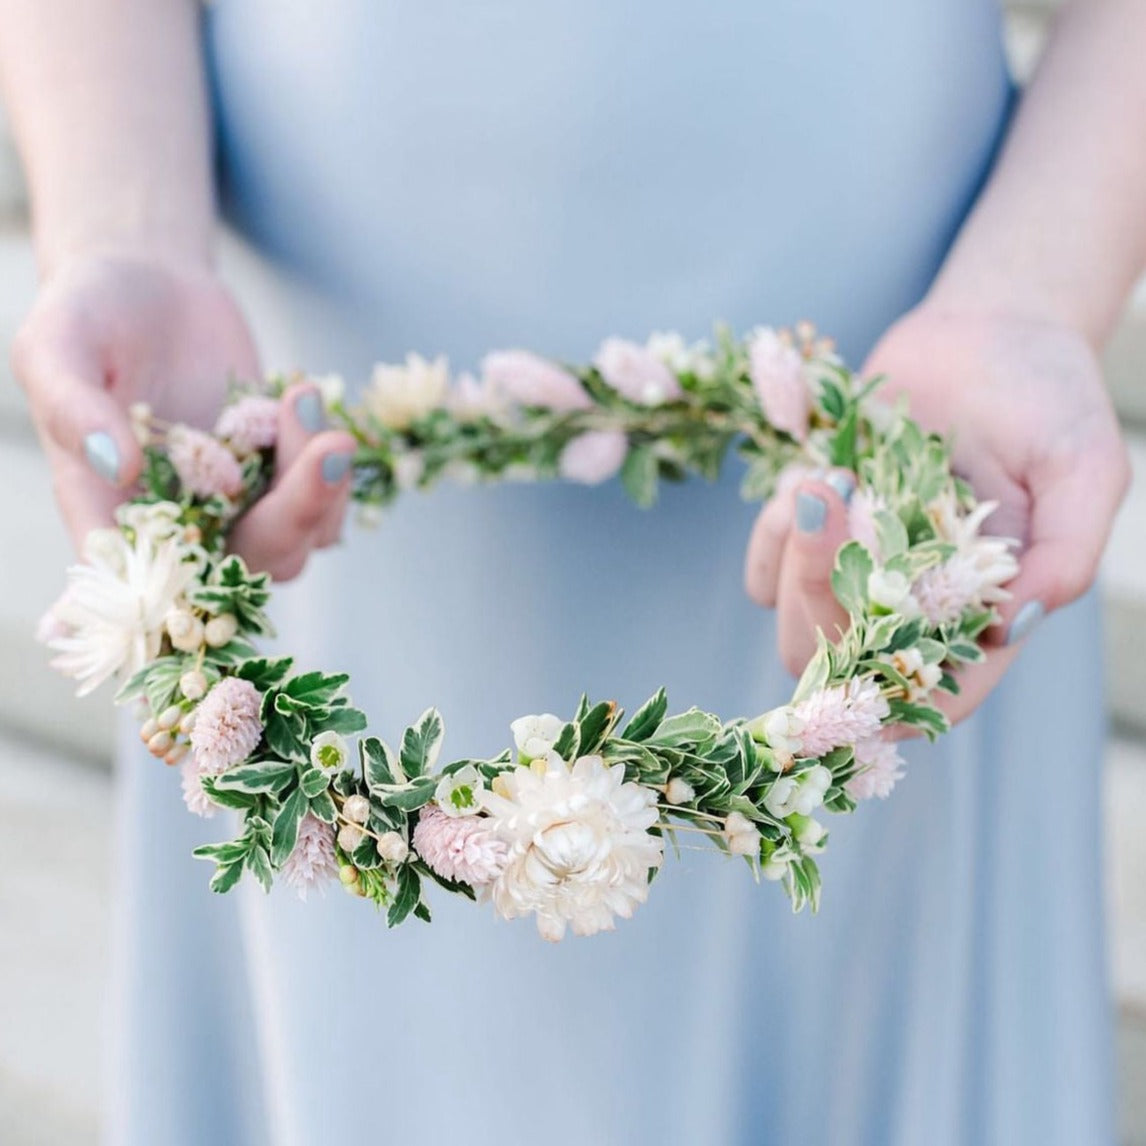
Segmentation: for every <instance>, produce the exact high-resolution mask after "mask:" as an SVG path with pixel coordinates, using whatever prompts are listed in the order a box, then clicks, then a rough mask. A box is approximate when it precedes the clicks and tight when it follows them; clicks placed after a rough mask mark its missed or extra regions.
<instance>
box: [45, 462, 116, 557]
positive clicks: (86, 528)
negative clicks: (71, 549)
mask: <svg viewBox="0 0 1146 1146" xmlns="http://www.w3.org/2000/svg"><path fill="white" fill-rule="evenodd" d="M45 452H46V454H47V456H48V463H49V465H50V466H51V469H52V484H53V488H54V490H55V495H56V501H57V503H58V504H59V507H60V513H61V515H62V516H63V519H64V522H65V524H66V525H67V528H68V533H69V535H70V536H71V539H72V544H73V545H74V546H75V548H76V551H77V552H82V551H83V547H84V540H85V539H86V537H87V535H88V534H89V533H90V532H91V531H92V530H93V529H102V528H106V527H108V526H110V525H113V524H114V523H115V516H114V515H115V507H116V506H117V505H118V504H119V503H120V502H121V501H122V500H123V494H122V493H121V492H120V491H119V490H117V489H116V488H115V487H114V486H111V485H108V484H107V483H106V482H95V481H92V475H91V468H90V467H89V466H88V465H87V463H86V462H81V461H79V460H78V459H76V458H74V457H72V455H71V454H69V453H67V452H66V451H65V450H63V449H62V448H61V447H59V446H57V445H55V443H52V442H49V443H48V444H47V446H46V449H45Z"/></svg>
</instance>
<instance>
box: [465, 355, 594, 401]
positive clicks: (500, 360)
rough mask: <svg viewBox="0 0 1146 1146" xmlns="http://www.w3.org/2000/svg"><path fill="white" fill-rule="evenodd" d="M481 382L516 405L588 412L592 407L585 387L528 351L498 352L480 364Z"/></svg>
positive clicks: (557, 367) (572, 376)
mask: <svg viewBox="0 0 1146 1146" xmlns="http://www.w3.org/2000/svg"><path fill="white" fill-rule="evenodd" d="M481 374H482V382H483V383H485V385H487V386H489V387H491V388H492V389H493V390H494V391H495V392H500V393H502V394H504V395H505V396H506V397H507V398H508V399H509V400H510V401H512V402H515V403H516V404H517V405H519V406H543V407H545V408H546V409H549V410H562V411H564V410H587V409H589V408H590V407H591V406H592V405H593V401H592V399H591V398H590V397H589V395H588V394H587V393H586V392H585V388H584V387H583V386H582V385H581V383H580V382H579V381H578V380H577V378H576V377H575V376H574V375H572V374H570V373H569V371H568V370H563V369H562V368H561V367H560V366H557V365H555V364H554V363H552V362H550V361H548V359H545V358H542V357H541V356H540V355H537V354H532V353H531V352H530V351H528V350H497V351H494V352H493V353H492V354H487V355H486V356H485V358H484V359H483V360H482V364H481Z"/></svg>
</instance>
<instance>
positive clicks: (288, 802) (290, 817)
mask: <svg viewBox="0 0 1146 1146" xmlns="http://www.w3.org/2000/svg"><path fill="white" fill-rule="evenodd" d="M309 806H310V805H309V802H308V801H307V798H306V793H305V792H304V791H303V790H302V789H301V788H295V790H294V791H293V792H291V794H290V795H289V796H288V797H287V798H286V799H285V800H284V801H283V805H282V807H281V808H280V809H279V813H278V815H277V816H275V822H274V828H273V830H272V833H271V864H272V866H274V867H276V868H278V867H282V865H283V864H284V863H285V862H286V858H287V856H289V855H290V853H291V852H292V851H293V850H294V844H295V840H296V839H297V838H298V825H299V821H300V820H301V819H302V818H303V816H305V815H306V813H307V810H308V808H309Z"/></svg>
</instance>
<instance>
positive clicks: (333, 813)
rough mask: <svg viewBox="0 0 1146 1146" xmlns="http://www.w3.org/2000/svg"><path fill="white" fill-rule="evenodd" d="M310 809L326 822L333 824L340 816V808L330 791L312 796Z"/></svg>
mask: <svg viewBox="0 0 1146 1146" xmlns="http://www.w3.org/2000/svg"><path fill="white" fill-rule="evenodd" d="M310 810H311V813H312V814H313V815H315V816H317V817H318V818H319V819H320V820H321V821H322V822H323V823H324V824H333V823H334V821H335V820H336V819H337V817H338V809H337V808H336V807H335V806H334V801H333V800H332V799H331V797H330V793H329V792H319V794H318V795H317V796H312V797H311V800H310Z"/></svg>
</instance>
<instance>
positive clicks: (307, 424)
mask: <svg viewBox="0 0 1146 1146" xmlns="http://www.w3.org/2000/svg"><path fill="white" fill-rule="evenodd" d="M294 416H295V417H296V418H297V419H298V420H299V424H300V425H301V426H302V428H303V429H304V430H306V432H307V433H308V434H317V433H318V431H319V430H321V429H322V428H323V427H324V426H325V425H326V415H325V414H324V413H323V411H322V398H321V396H320V395H319V394H318V393H317V392H316V391H314V390H308V391H307V392H306V393H305V394H300V395H299V396H298V397H297V398H296V399H295V400H294ZM332 456H333V455H332Z"/></svg>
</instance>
